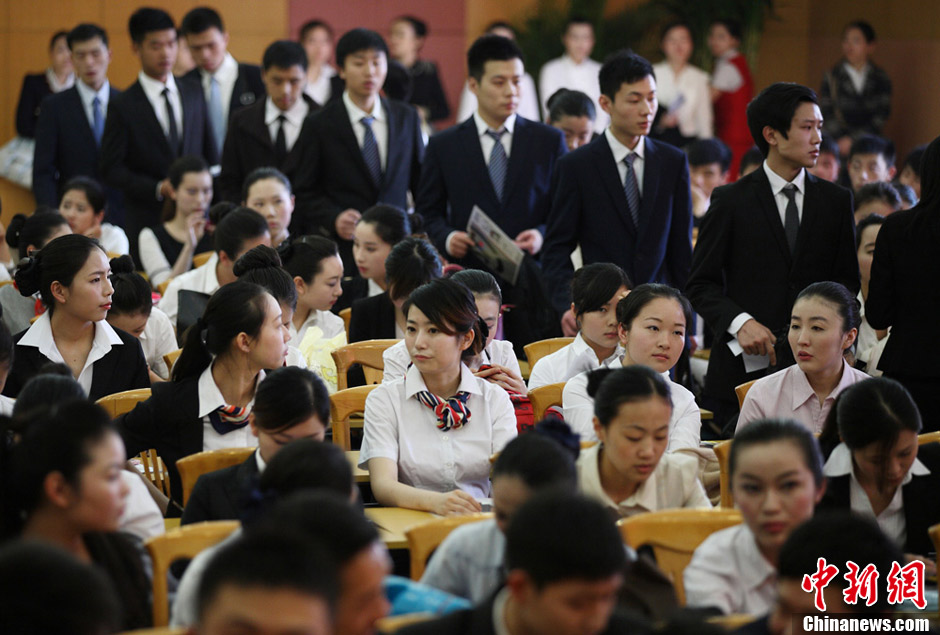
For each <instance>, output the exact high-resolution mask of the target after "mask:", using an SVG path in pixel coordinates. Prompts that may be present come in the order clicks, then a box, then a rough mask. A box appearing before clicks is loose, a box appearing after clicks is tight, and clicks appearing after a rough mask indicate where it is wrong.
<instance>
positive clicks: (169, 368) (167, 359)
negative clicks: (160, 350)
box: [163, 348, 183, 376]
mask: <svg viewBox="0 0 940 635" xmlns="http://www.w3.org/2000/svg"><path fill="white" fill-rule="evenodd" d="M182 352H183V349H181V348H178V349H176V350H175V351H170V352H169V353H167V354H166V355H164V356H163V363H164V364H166V372H168V373H171V376H172V373H173V364H175V363H176V360H178V359H179V358H180V353H182Z"/></svg>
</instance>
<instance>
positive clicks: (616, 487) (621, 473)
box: [578, 365, 711, 518]
mask: <svg viewBox="0 0 940 635" xmlns="http://www.w3.org/2000/svg"><path fill="white" fill-rule="evenodd" d="M670 393H671V390H670V386H669V380H667V379H665V378H663V376H662V375H660V374H659V373H657V372H655V371H653V370H651V369H650V368H647V367H645V366H639V365H634V366H629V367H627V368H617V369H614V370H610V369H606V368H602V369H600V370H595V371H592V372H591V375H590V377H589V378H588V394H590V395H591V396H592V397H593V398H594V433H595V435H596V436H597V438H598V439H600V443H599V444H598V445H595V446H592V447H590V448H587V449H586V450H583V451H582V452H581V456H580V457H579V458H578V481H579V482H580V487H581V493H583V494H584V495H585V496H589V497H590V498H594V499H596V500H597V501H599V502H600V503H602V504H603V505H604V506H606V507H607V508H608V509H609V510H610V511H611V513H612V514H613V515H614V516H618V517H620V518H625V517H627V516H633V515H635V514H640V513H643V512H652V511H658V510H661V509H673V508H678V507H694V508H702V509H711V503H709V502H708V497H707V496H706V495H705V490H704V489H703V488H702V484H701V482H700V481H699V478H698V460H697V459H696V458H694V457H691V456H685V455H683V454H666V446H667V445H668V444H669V434H670V432H669V421H670V419H671V417H672V399H671V395H670Z"/></svg>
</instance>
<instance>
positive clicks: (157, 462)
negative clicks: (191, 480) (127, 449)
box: [137, 448, 170, 498]
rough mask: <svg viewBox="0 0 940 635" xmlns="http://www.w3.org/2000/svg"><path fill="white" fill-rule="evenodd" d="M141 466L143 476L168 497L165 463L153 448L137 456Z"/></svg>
mask: <svg viewBox="0 0 940 635" xmlns="http://www.w3.org/2000/svg"><path fill="white" fill-rule="evenodd" d="M137 457H138V458H139V459H140V462H141V464H142V465H143V466H144V476H145V477H146V478H147V480H149V481H150V482H151V483H153V484H154V487H156V488H157V489H158V490H160V491H161V492H163V495H164V496H166V497H167V498H169V496H170V474H169V473H168V472H167V471H166V463H164V462H163V459H161V458H160V456H159V455H158V454H157V451H156V450H155V449H153V448H150V449H149V450H144V451H143V452H141V453H140V454H138V455H137Z"/></svg>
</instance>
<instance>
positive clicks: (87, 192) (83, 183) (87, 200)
mask: <svg viewBox="0 0 940 635" xmlns="http://www.w3.org/2000/svg"><path fill="white" fill-rule="evenodd" d="M106 204H107V198H106V197H105V194H104V189H103V188H102V187H101V185H100V184H99V183H98V182H97V181H95V180H94V179H90V178H88V177H87V176H76V177H75V178H72V179H69V181H68V183H66V184H65V189H64V191H63V192H62V200H61V201H60V202H59V213H60V214H62V217H63V218H65V220H66V221H67V222H68V224H69V227H70V228H71V229H72V233H73V234H82V235H84V236H88V237H89V238H94V239H96V240H97V241H98V243H99V244H100V245H101V248H102V249H104V250H105V251H106V252H108V253H109V254H117V255H124V254H126V253H128V252H129V250H130V247H129V245H128V242H127V234H125V233H124V230H123V229H121V228H120V227H116V226H115V225H112V224H111V223H105V222H104V213H105V206H106Z"/></svg>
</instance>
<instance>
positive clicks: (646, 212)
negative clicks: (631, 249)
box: [624, 137, 660, 240]
mask: <svg viewBox="0 0 940 635" xmlns="http://www.w3.org/2000/svg"><path fill="white" fill-rule="evenodd" d="M643 144H644V148H643V194H642V195H641V196H640V226H639V227H638V228H637V232H636V233H637V238H638V239H639V240H642V239H643V236H645V235H646V228H647V227H649V225H650V222H651V221H652V219H653V215H654V214H655V213H656V209H655V204H656V195H657V190H658V189H659V179H658V178H657V176H658V172H659V168H660V166H659V164H658V161H659V148H658V147H657V146H656V143H655V142H654V141H651V140H650V138H649V137H647V138H645V139H644V140H643ZM624 197H626V195H624Z"/></svg>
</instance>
